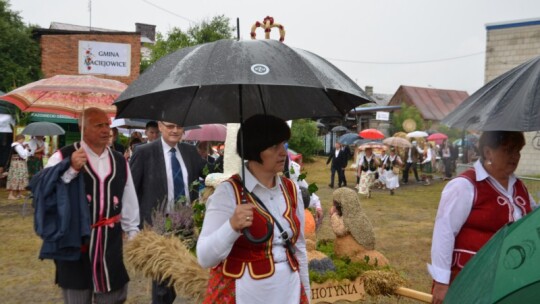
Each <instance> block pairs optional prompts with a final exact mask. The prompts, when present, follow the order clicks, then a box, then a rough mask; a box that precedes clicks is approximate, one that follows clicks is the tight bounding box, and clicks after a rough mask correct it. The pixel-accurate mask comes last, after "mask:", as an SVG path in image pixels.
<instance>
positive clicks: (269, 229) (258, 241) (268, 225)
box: [242, 222, 274, 244]
mask: <svg viewBox="0 0 540 304" xmlns="http://www.w3.org/2000/svg"><path fill="white" fill-rule="evenodd" d="M273 229H274V225H272V224H271V223H270V222H266V231H267V233H266V235H264V236H263V237H261V238H260V239H257V238H255V237H254V236H253V235H252V234H251V232H249V229H248V228H244V229H242V233H243V234H244V235H245V236H246V238H247V239H248V240H249V241H250V242H252V243H254V244H261V243H264V242H266V241H268V239H270V237H271V236H272V232H273Z"/></svg>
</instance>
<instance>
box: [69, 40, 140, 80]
mask: <svg viewBox="0 0 540 304" xmlns="http://www.w3.org/2000/svg"><path fill="white" fill-rule="evenodd" d="M79 74H99V75H109V76H129V75H130V74H131V45H130V44H126V43H110V42H97V41H82V40H81V41H79Z"/></svg>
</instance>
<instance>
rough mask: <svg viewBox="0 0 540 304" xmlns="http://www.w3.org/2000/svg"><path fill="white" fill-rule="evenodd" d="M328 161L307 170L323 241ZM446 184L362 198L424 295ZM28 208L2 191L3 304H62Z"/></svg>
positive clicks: (143, 284)
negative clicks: (319, 205) (318, 207)
mask: <svg viewBox="0 0 540 304" xmlns="http://www.w3.org/2000/svg"><path fill="white" fill-rule="evenodd" d="M325 160H326V159H325V158H322V157H320V158H316V159H315V162H313V163H309V164H305V171H307V172H308V175H307V180H308V181H309V182H310V183H312V182H315V183H317V185H318V186H319V191H318V192H317V193H318V195H319V196H320V197H321V201H322V202H323V206H324V209H325V213H326V216H325V219H324V222H323V226H322V228H321V229H320V230H319V232H318V238H319V239H333V238H334V235H333V233H332V231H331V229H330V227H329V220H328V216H327V213H328V209H329V208H330V204H331V201H332V199H331V198H332V191H333V189H330V188H329V187H328V183H329V175H330V169H329V167H327V166H326V165H325V164H324V162H325ZM412 179H413V180H414V178H412ZM347 181H348V185H349V186H350V187H353V186H354V184H355V181H356V178H355V176H354V172H353V171H352V170H350V171H347ZM444 184H445V182H442V181H441V180H440V179H436V180H435V181H434V182H433V184H432V185H431V186H423V185H421V184H409V185H406V186H402V187H400V188H399V189H398V190H397V191H396V194H395V195H393V196H391V195H390V194H389V193H388V192H387V191H382V190H375V191H374V193H373V195H372V198H371V199H365V198H361V203H362V206H363V208H364V209H365V211H366V213H367V214H368V216H369V218H370V220H371V222H372V224H373V227H374V229H375V235H376V238H377V244H376V249H377V250H378V251H380V252H382V253H383V254H384V255H385V256H386V257H387V258H388V260H389V261H390V264H391V266H392V267H394V268H395V269H397V270H398V271H399V272H400V274H401V275H402V276H403V277H404V278H405V279H406V280H407V282H408V284H407V286H408V287H410V288H413V289H416V290H419V291H423V292H429V290H430V288H431V279H430V277H429V274H428V273H427V270H426V263H428V262H429V260H430V258H429V255H430V246H431V233H432V229H433V221H434V218H435V213H436V209H437V205H438V200H439V197H440V192H441V190H442V187H443V186H444ZM23 203H24V200H19V201H9V200H7V192H6V191H5V189H1V190H0V244H2V245H1V246H0V303H61V302H62V298H61V295H60V292H59V289H58V288H57V287H56V286H55V285H54V267H53V263H52V262H51V261H40V260H39V259H38V258H37V255H38V251H39V247H40V245H41V241H40V239H39V238H38V237H37V236H36V235H35V233H34V230H33V219H32V216H31V212H32V210H30V211H29V212H27V214H26V216H24V217H23V216H22V215H21V211H22V207H23ZM28 213H30V214H28ZM131 277H132V281H131V283H130V286H129V303H149V302H150V296H149V295H150V283H149V281H148V280H147V279H145V278H142V277H141V276H139V275H137V274H132V275H131ZM398 302H399V303H416V302H415V301H413V300H408V299H397V298H377V299H371V298H368V299H366V301H364V302H363V303H398Z"/></svg>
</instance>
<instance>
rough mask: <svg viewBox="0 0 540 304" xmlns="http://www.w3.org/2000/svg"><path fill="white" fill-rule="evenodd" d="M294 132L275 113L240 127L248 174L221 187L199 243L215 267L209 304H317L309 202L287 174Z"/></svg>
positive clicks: (204, 262) (202, 257) (202, 260)
mask: <svg viewBox="0 0 540 304" xmlns="http://www.w3.org/2000/svg"><path fill="white" fill-rule="evenodd" d="M240 134H243V135H240ZM241 136H243V138H242V140H241ZM290 136H291V131H290V129H289V126H288V125H287V123H286V122H285V121H283V120H282V119H280V118H277V117H274V116H270V115H255V116H252V117H250V118H248V119H247V120H246V121H245V122H244V124H243V126H242V127H241V128H240V130H239V131H238V136H237V152H238V154H239V155H240V156H243V158H244V159H245V160H247V162H246V163H245V177H244V179H243V180H241V178H240V176H239V175H234V176H233V177H231V178H230V179H229V180H227V181H226V182H223V183H221V184H220V185H219V186H218V187H217V188H216V190H215V192H214V194H212V196H210V198H209V199H208V201H207V207H206V213H205V218H204V223H203V227H202V231H201V234H200V237H199V239H198V241H197V258H198V260H199V264H200V265H201V266H202V267H205V268H208V267H212V269H211V271H210V280H209V282H208V288H207V291H206V295H205V299H204V303H249V304H251V303H276V304H278V303H279V304H281V303H309V301H308V299H309V294H310V288H309V275H308V268H307V254H306V246H305V239H304V203H303V201H302V196H301V195H298V193H299V190H298V188H297V186H296V185H295V184H294V182H292V181H291V180H290V179H288V178H285V177H283V176H281V175H280V173H281V172H282V171H283V167H284V165H285V161H286V159H287V150H286V148H285V142H286V141H287V140H288V139H289V138H290ZM242 142H243V147H242ZM243 200H244V201H247V204H242V201H243ZM246 229H247V230H246ZM249 235H251V236H253V237H254V238H255V239H259V240H261V241H260V242H257V243H256V242H253V241H252V240H253V238H252V240H250V238H249ZM265 235H270V237H269V238H267V239H266V240H265V238H263V236H265Z"/></svg>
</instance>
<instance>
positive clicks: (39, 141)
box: [27, 136, 47, 178]
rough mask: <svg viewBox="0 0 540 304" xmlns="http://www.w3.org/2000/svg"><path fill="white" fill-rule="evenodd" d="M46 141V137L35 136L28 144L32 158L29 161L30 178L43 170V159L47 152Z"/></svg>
mask: <svg viewBox="0 0 540 304" xmlns="http://www.w3.org/2000/svg"><path fill="white" fill-rule="evenodd" d="M44 139H45V137H44V136H33V137H32V139H30V141H29V142H28V146H29V147H30V156H29V157H28V160H27V165H28V176H29V178H32V176H34V175H35V174H36V173H38V172H39V171H40V170H41V169H43V157H44V156H46V152H47V151H46V148H47V147H46V146H45V140H44Z"/></svg>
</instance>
